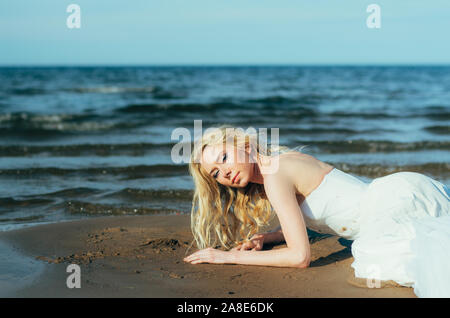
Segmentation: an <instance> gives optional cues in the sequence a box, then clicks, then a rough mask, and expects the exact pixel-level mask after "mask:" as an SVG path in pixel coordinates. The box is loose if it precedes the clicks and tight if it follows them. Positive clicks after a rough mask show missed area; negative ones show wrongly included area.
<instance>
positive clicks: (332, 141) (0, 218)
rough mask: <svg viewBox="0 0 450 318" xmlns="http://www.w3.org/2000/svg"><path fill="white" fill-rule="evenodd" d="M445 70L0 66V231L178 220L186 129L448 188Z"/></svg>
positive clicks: (186, 200) (449, 80)
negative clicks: (275, 131) (166, 217)
mask: <svg viewBox="0 0 450 318" xmlns="http://www.w3.org/2000/svg"><path fill="white" fill-rule="evenodd" d="M449 101H450V67H439V66H434V67H407V66H402V67H395V66H389V67H378V66H377V67H344V66H340V67H335V66H329V67H300V66H299V67H296V66H284V67H255V66H253V67H250V66H248V67H246V66H240V67H207V66H204V67H85V68H81V67H52V68H42V67H41V68H29V67H27V68H0V189H1V192H0V230H8V229H11V228H13V227H15V226H21V225H25V224H36V223H37V224H38V223H39V222H53V221H61V220H69V219H78V218H84V217H92V216H100V215H122V214H152V213H158V212H163V213H188V212H189V211H190V202H191V195H192V187H193V184H192V181H191V179H190V177H189V175H188V171H187V167H186V165H184V164H180V165H179V164H175V163H173V162H172V161H171V158H170V151H171V148H172V146H173V145H174V143H175V141H173V140H171V133H172V131H173V129H175V128H177V127H185V128H188V129H189V130H190V131H191V133H192V132H193V123H194V120H198V119H201V120H202V121H203V129H205V128H207V127H209V126H210V125H217V124H223V123H227V124H233V125H236V126H238V127H242V128H244V129H246V128H249V127H254V128H279V129H280V142H281V143H282V144H284V145H287V146H290V147H295V146H299V145H308V147H306V148H305V149H304V152H306V153H310V154H312V155H314V156H316V157H318V158H319V159H321V160H323V161H327V162H329V163H331V164H334V165H336V166H337V167H339V168H342V169H343V170H344V171H346V172H350V173H353V174H356V175H359V176H361V177H363V178H365V180H369V179H370V178H375V177H378V176H382V175H386V174H389V173H391V172H392V171H399V170H410V171H417V172H421V173H425V174H427V175H429V176H432V177H433V178H435V179H437V180H439V181H442V182H444V183H447V184H448V183H449V180H450V167H449V165H450V164H449V163H450V160H449V159H450V131H449V122H450V103H449Z"/></svg>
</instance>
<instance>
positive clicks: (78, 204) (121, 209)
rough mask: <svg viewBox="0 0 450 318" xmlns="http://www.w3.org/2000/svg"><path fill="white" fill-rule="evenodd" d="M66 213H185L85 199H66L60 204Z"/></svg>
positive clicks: (161, 208)
mask: <svg viewBox="0 0 450 318" xmlns="http://www.w3.org/2000/svg"><path fill="white" fill-rule="evenodd" d="M60 207H61V208H63V209H64V211H65V212H66V213H69V214H81V215H152V214H169V213H170V214H172V213H179V214H180V213H185V212H183V211H180V210H177V209H170V208H164V207H158V208H152V207H146V206H134V207H132V206H117V205H109V204H100V203H90V202H83V201H66V202H64V203H63V204H61V205H60Z"/></svg>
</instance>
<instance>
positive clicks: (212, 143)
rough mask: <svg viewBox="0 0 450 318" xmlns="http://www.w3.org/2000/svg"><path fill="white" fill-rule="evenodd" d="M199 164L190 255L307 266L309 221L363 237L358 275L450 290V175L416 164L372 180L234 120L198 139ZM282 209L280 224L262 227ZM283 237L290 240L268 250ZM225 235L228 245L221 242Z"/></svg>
mask: <svg viewBox="0 0 450 318" xmlns="http://www.w3.org/2000/svg"><path fill="white" fill-rule="evenodd" d="M227 129H228V130H227ZM229 132H232V134H230V133H229ZM190 172H191V174H192V176H193V178H194V183H195V193H194V200H193V207H192V213H191V222H192V223H191V227H192V232H193V235H194V240H195V241H196V243H197V245H198V247H199V248H200V250H199V251H197V252H195V253H193V254H191V255H189V256H187V257H186V258H185V259H184V261H186V262H189V263H191V264H199V263H215V264H224V263H230V264H247V265H265V266H286V267H297V268H306V267H308V265H309V263H310V259H311V251H310V246H309V241H308V235H307V231H306V227H309V228H311V229H312V230H315V231H317V232H320V233H328V234H334V235H339V236H341V237H344V238H346V239H349V240H354V242H353V244H352V254H353V256H354V262H353V264H352V267H353V268H354V270H355V276H356V277H357V278H367V279H378V280H383V281H387V280H393V281H395V282H397V283H398V284H400V285H403V286H412V287H414V290H415V293H416V294H417V295H418V296H421V297H435V296H437V297H450V249H449V247H448V246H450V200H449V190H448V188H447V187H446V186H445V185H443V184H442V183H439V182H437V181H435V180H433V179H431V178H429V177H427V176H425V175H422V174H419V173H413V172H399V173H394V174H391V175H388V176H385V177H381V178H376V179H374V180H373V181H372V182H370V183H365V182H363V181H361V180H359V179H357V178H356V177H353V176H351V175H349V174H346V173H344V172H342V171H340V170H338V169H336V168H334V167H333V166H331V165H329V164H326V163H324V162H321V161H319V160H317V159H316V158H314V157H312V156H310V155H307V154H303V153H300V152H298V151H290V150H289V149H288V148H286V147H270V148H268V149H265V148H264V147H262V145H260V144H258V143H257V136H256V135H251V134H245V133H243V132H242V130H238V129H233V128H232V127H227V126H222V127H220V128H219V129H216V130H212V131H211V132H210V133H207V134H204V135H203V137H202V138H201V139H200V140H199V141H198V142H196V144H195V147H194V151H193V153H192V157H191V163H190ZM273 210H275V212H276V215H277V217H278V220H279V222H280V229H279V230H277V231H274V232H270V233H258V232H259V230H260V228H261V227H262V226H263V225H266V224H267V223H268V221H269V220H270V219H271V217H272V216H273ZM242 239H243V242H242V241H241V240H242ZM282 241H285V242H286V247H285V248H280V249H274V250H262V248H263V245H264V244H266V243H275V242H282ZM217 243H219V244H220V245H221V246H222V247H223V248H225V249H226V250H225V251H224V250H219V249H214V248H213V247H216V245H217Z"/></svg>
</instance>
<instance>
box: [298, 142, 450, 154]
mask: <svg viewBox="0 0 450 318" xmlns="http://www.w3.org/2000/svg"><path fill="white" fill-rule="evenodd" d="M295 144H297V145H307V146H308V148H315V149H317V151H318V152H321V153H332V154H335V153H336V154H337V153H379V152H386V153H387V152H404V151H423V150H450V141H416V142H394V141H388V140H363V139H357V140H342V141H336V140H330V141H328V140H318V141H304V140H298V141H296V142H295Z"/></svg>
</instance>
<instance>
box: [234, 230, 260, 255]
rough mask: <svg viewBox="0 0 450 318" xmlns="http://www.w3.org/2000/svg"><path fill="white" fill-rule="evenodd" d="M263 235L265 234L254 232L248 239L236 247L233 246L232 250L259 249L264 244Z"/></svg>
mask: <svg viewBox="0 0 450 318" xmlns="http://www.w3.org/2000/svg"><path fill="white" fill-rule="evenodd" d="M264 237H265V234H255V235H253V236H252V237H251V238H250V240H249V241H247V242H245V243H242V244H239V245H238V246H236V247H233V248H232V249H231V250H232V251H247V250H252V251H260V250H262V248H263V245H264Z"/></svg>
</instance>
